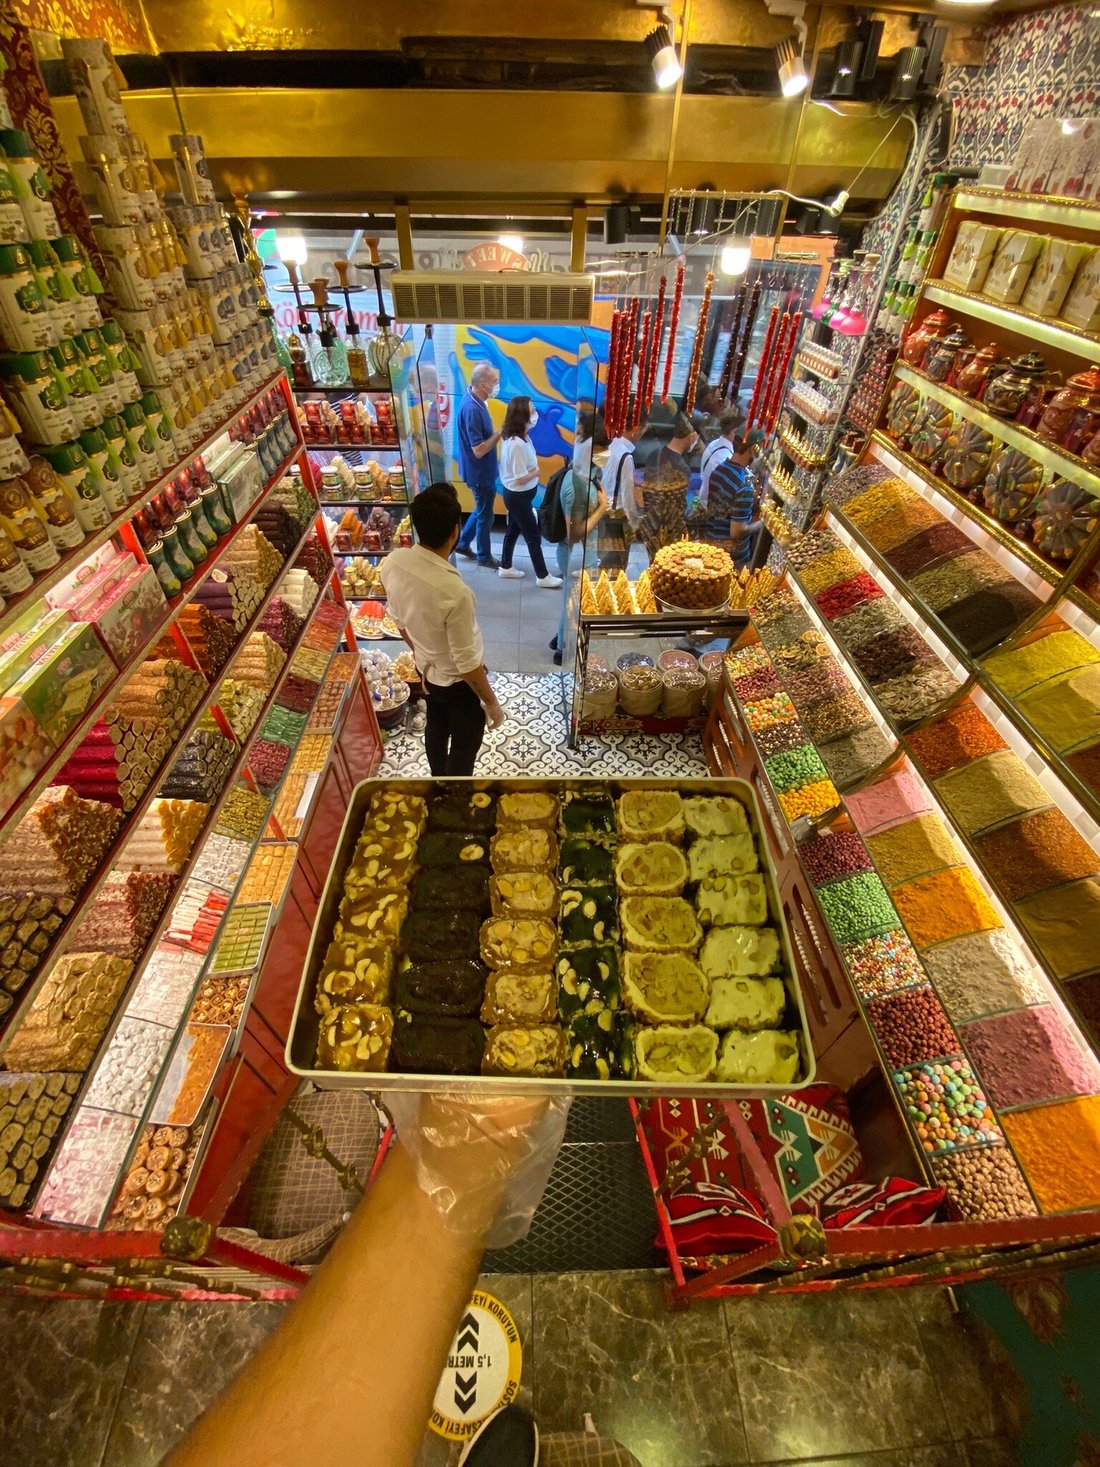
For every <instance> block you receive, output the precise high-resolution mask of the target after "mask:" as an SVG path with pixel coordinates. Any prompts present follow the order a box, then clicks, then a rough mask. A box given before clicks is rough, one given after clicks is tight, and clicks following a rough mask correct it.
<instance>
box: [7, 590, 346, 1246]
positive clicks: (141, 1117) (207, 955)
mask: <svg viewBox="0 0 1100 1467" xmlns="http://www.w3.org/2000/svg"><path fill="white" fill-rule="evenodd" d="M328 600H329V595H328V593H327V592H326V591H325V590H324V589H323V588H322V590H321V592H320V594H319V595H318V596H317V599H316V601H315V602H314V604H313V606H312V607H311V608H310V612H309V615H308V617H307V619H306V621H305V624H304V625H303V626H302V628H301V630H300V632H299V635H298V637H297V639H296V640H295V642H294V644H293V646H292V647H291V648H290V649H289V651H288V653H287V660H286V664H285V665H284V668H283V669H282V671H281V672H280V675H279V678H278V680H277V682H276V684H275V686H274V687H273V688H272V690H271V693H270V694H269V696H268V698H267V701H266V702H265V704H264V706H263V708H262V709H261V710H260V712H259V714H258V716H257V719H256V722H255V724H254V725H253V728H252V730H251V732H250V733H249V735H248V736H247V738H246V739H244V740H243V741H242V743H241V749H240V752H239V754H238V757H237V760H236V762H235V764H234V767H233V770H232V772H231V774H230V776H229V778H228V779H227V781H226V784H225V787H224V789H223V790H222V792H221V794H220V795H219V796H218V799H217V800H216V801H215V802H214V804H213V805H212V806H211V809H210V813H209V815H208V817H207V819H206V821H205V823H204V826H203V829H202V831H201V832H200V834H199V836H198V838H197V839H196V842H195V845H194V847H193V848H192V850H191V853H190V855H189V856H188V858H187V861H186V863H185V864H184V866H183V868H182V870H181V873H180V875H179V878H178V880H177V883H176V888H175V893H174V896H173V899H172V900H171V901H170V902H169V903H168V904H167V906H166V908H165V911H164V913H163V914H162V916H161V919H160V921H159V922H158V924H157V927H156V929H155V930H154V932H153V933H152V935H151V937H150V939H149V942H148V943H147V944H146V947H145V951H144V952H143V954H142V955H141V957H140V958H139V959H138V960H137V962H136V963H135V964H134V972H133V974H132V975H131V977H130V979H129V980H128V981H127V985H126V990H125V993H124V994H123V996H122V998H121V999H120V1002H119V1004H118V1007H117V1009H116V1011H115V1015H114V1018H113V1020H112V1022H111V1024H110V1025H109V1026H108V1028H107V1030H106V1031H105V1032H104V1035H103V1038H102V1039H101V1041H100V1043H99V1045H98V1047H97V1051H96V1055H95V1057H94V1058H93V1060H92V1062H91V1063H90V1064H89V1066H88V1069H87V1071H86V1072H85V1076H84V1079H83V1081H82V1083H81V1088H80V1090H79V1091H78V1093H77V1096H76V1099H75V1100H74V1102H73V1105H72V1107H71V1108H70V1110H69V1113H68V1115H67V1117H66V1120H65V1125H64V1128H63V1130H62V1133H61V1136H60V1139H59V1141H58V1143H57V1145H56V1147H55V1149H54V1152H53V1159H52V1161H51V1163H50V1167H51V1168H52V1166H53V1165H55V1164H56V1163H57V1161H58V1159H59V1158H60V1157H61V1155H62V1152H63V1150H64V1145H65V1137H66V1135H67V1134H68V1132H69V1131H70V1130H71V1129H72V1126H73V1124H74V1123H75V1121H76V1118H77V1116H78V1115H79V1114H80V1113H81V1111H85V1112H87V1111H92V1112H98V1111H101V1110H103V1109H104V1108H103V1107H96V1106H88V1105H86V1103H85V1102H86V1097H87V1095H88V1093H89V1092H90V1090H91V1089H92V1087H93V1085H94V1083H95V1078H96V1074H97V1072H98V1070H99V1069H100V1067H101V1065H102V1064H103V1062H104V1060H105V1059H106V1056H107V1053H108V1050H109V1048H110V1045H111V1042H112V1040H113V1039H114V1037H115V1034H116V1033H117V1030H118V1027H119V1025H120V1024H121V1022H122V1020H123V1019H124V1018H125V1017H127V1016H128V1010H129V1007H130V1004H131V1001H132V999H133V997H134V994H135V992H136V990H137V988H138V986H139V984H140V982H141V978H142V975H143V973H144V970H145V967H146V965H147V963H148V962H149V960H150V958H151V957H152V956H153V955H154V954H155V952H156V950H157V947H158V945H159V944H160V942H161V939H162V938H163V935H164V933H165V932H166V931H167V929H168V927H169V926H170V925H171V920H172V916H173V913H174V910H175V907H176V903H177V901H178V900H179V897H180V896H181V895H182V894H183V892H184V891H185V890H186V888H187V883H188V879H189V877H190V876H191V874H192V872H193V870H194V868H195V867H196V866H197V865H198V863H199V862H200V861H201V859H202V853H203V847H204V846H205V844H206V841H207V838H208V836H209V835H210V834H211V833H212V831H213V830H214V828H215V826H216V824H217V821H218V817H219V814H220V812H221V809H222V806H223V805H224V803H225V801H226V799H227V798H228V796H229V793H230V791H231V790H232V789H233V788H234V787H235V786H236V784H237V781H238V780H239V779H240V776H241V774H242V772H244V771H245V770H246V769H247V766H248V759H249V755H250V753H251V748H252V745H253V743H254V742H255V740H256V739H257V737H260V736H261V730H262V728H263V724H264V721H265V719H266V718H267V715H268V713H269V712H270V711H271V709H272V707H273V706H274V704H275V703H276V702H277V700H278V696H279V693H280V692H281V690H282V685H283V682H284V680H285V677H286V674H287V672H288V671H289V669H290V664H291V662H292V660H293V657H294V654H295V652H296V651H297V650H298V648H299V647H300V646H301V645H302V643H303V642H304V640H305V637H306V634H307V633H308V631H309V628H310V626H311V625H312V623H313V620H314V618H315V616H316V614H317V612H318V610H319V609H320V607H321V606H322V605H323V604H324V603H325V602H326V601H328ZM346 634H347V626H346V623H345V629H344V633H343V635H346ZM346 650H347V649H346V648H345V647H343V646H342V645H341V644H340V643H337V646H336V649H335V651H334V652H333V653H332V654H331V656H330V658H329V662H328V669H327V670H326V674H325V677H324V678H322V679H321V681H320V683H319V684H318V696H319V695H320V690H321V688H322V687H323V686H324V684H325V682H326V680H327V678H328V671H329V670H331V667H332V663H333V660H334V659H335V657H336V656H337V655H339V653H340V652H341V651H346ZM351 686H352V683H351V682H349V683H348V686H347V689H346V690H345V696H344V699H343V701H342V703H341V708H340V712H339V713H338V715H337V718H336V720H335V723H334V726H333V727H334V731H335V730H338V729H339V727H340V721H341V719H342V717H343V712H344V709H345V708H346V706H347V692H348V691H350V688H351ZM315 704H316V698H315V699H314V704H313V705H311V709H310V711H312V707H313V706H315ZM307 727H308V717H307V723H306V725H304V726H303V730H302V734H301V735H300V737H299V740H298V744H296V745H294V748H295V750H296V749H297V748H298V746H299V745H300V743H301V740H302V738H304V737H305V734H306V731H307ZM333 748H335V737H334V738H333ZM331 758H332V750H331V749H330V751H329V756H328V759H327V760H326V762H325V765H324V766H323V767H322V770H321V771H320V773H321V774H323V773H324V770H325V769H327V767H328V763H329V762H330V761H331ZM292 762H293V757H292V758H291V759H289V760H288V761H287V765H286V768H285V769H284V770H283V773H282V775H281V776H280V778H279V780H278V782H277V783H276V785H275V786H273V787H272V789H271V790H270V791H265V793H266V794H267V795H268V798H269V801H270V808H271V809H274V807H275V804H276V803H277V801H278V796H279V793H280V791H281V790H282V788H283V785H284V784H285V782H286V779H287V777H288V776H289V774H290V772H291V764H292ZM314 789H316V786H315V787H314ZM311 793H312V792H311ZM273 839H275V838H274V837H272V836H271V835H270V833H269V831H268V824H267V822H265V825H264V829H263V831H262V832H261V833H260V835H259V836H258V837H257V838H256V839H255V840H254V841H253V842H252V846H251V849H250V851H249V853H248V857H247V858H246V859H242V862H241V870H240V874H239V876H238V878H237V881H236V883H235V884H234V887H233V889H232V891H229V892H226V893H224V895H225V896H226V897H227V906H226V909H225V911H224V912H223V914H222V916H221V918H220V920H219V922H218V924H217V926H216V928H215V929H214V931H213V932H212V934H211V936H210V941H209V944H208V946H207V948H206V950H205V952H204V953H202V954H196V956H197V957H199V958H200V964H199V967H198V970H197V971H196V975H195V979H194V983H193V985H192V988H191V991H190V993H189V994H188V995H185V996H184V998H183V1002H182V1004H181V1009H180V1014H179V1018H178V1019H177V1021H176V1023H175V1025H174V1026H172V1025H165V1024H160V1025H159V1026H158V1027H161V1028H167V1029H171V1030H172V1031H173V1032H174V1036H175V1037H174V1038H173V1039H172V1040H171V1041H170V1043H169V1045H168V1048H167V1050H166V1051H165V1054H164V1056H163V1059H162V1061H161V1064H160V1068H159V1069H158V1071H157V1073H156V1075H155V1076H153V1077H152V1078H151V1079H150V1081H149V1086H148V1090H147V1093H146V1097H145V1103H144V1105H143V1106H142V1108H141V1110H140V1111H139V1112H138V1113H136V1114H135V1113H132V1112H129V1111H127V1112H125V1113H124V1114H125V1115H126V1116H127V1117H128V1118H129V1119H131V1120H132V1122H133V1136H132V1139H131V1143H130V1146H129V1147H128V1148H127V1153H126V1157H125V1158H124V1159H123V1162H122V1165H121V1167H120V1168H119V1169H118V1170H116V1171H115V1172H114V1173H113V1176H112V1177H111V1179H110V1185H109V1188H107V1189H104V1195H103V1197H102V1201H101V1204H100V1207H99V1214H98V1218H97V1219H96V1220H94V1221H83V1225H85V1226H91V1227H95V1226H101V1225H102V1222H103V1218H104V1214H105V1213H106V1210H107V1208H108V1206H109V1205H110V1203H111V1200H112V1198H113V1197H114V1195H115V1192H116V1191H117V1188H118V1184H119V1182H120V1181H121V1179H122V1177H123V1176H125V1174H126V1170H127V1165H128V1162H129V1158H130V1155H131V1154H132V1150H133V1143H134V1141H135V1140H136V1139H137V1137H138V1136H139V1135H140V1134H141V1131H142V1129H143V1127H144V1126H145V1124H146V1122H147V1118H148V1116H149V1114H150V1111H151V1110H152V1108H153V1106H154V1105H155V1104H156V1102H157V1099H158V1096H159V1092H160V1089H161V1087H162V1085H163V1083H164V1081H165V1079H166V1077H167V1075H168V1074H169V1071H170V1068H171V1063H172V1059H173V1056H174V1054H175V1052H176V1049H177V1048H178V1045H179V1042H180V1038H181V1036H182V1034H183V1033H184V1031H185V1029H186V1027H187V1024H188V1022H189V1016H190V1013H191V1010H192V1006H193V1004H194V1001H195V997H196V995H197V994H198V991H199V989H200V987H201V986H202V984H203V982H204V981H205V979H206V978H207V976H208V967H209V964H210V963H211V962H212V961H213V959H214V956H215V954H216V952H217V948H218V943H219V940H220V938H221V935H222V932H223V930H224V927H225V922H226V919H227V918H228V916H229V913H230V911H232V909H233V906H234V903H235V902H236V899H237V895H238V893H239V891H240V889H241V886H242V885H243V883H244V880H245V877H246V875H247V871H248V867H249V865H250V863H251V861H252V859H253V857H254V856H255V855H256V853H257V851H258V850H259V849H260V848H261V846H262V845H263V844H265V842H269V841H271V840H273ZM278 840H279V842H281V843H288V844H292V845H295V844H297V842H296V841H295V840H294V839H293V838H292V837H285V836H282V835H280V836H279V837H278ZM289 889H290V882H289V881H288V882H287V883H286V886H285V887H284V890H283V893H282V896H281V897H280V900H279V903H278V904H277V905H276V906H273V907H272V911H271V915H270V919H269V921H268V925H267V929H266V934H265V938H264V943H263V946H262V949H261V952H260V956H259V959H258V961H257V963H256V964H255V967H254V969H253V970H252V971H253V982H252V984H251V985H250V989H249V994H248V997H247V998H246V1001H245V1003H244V1004H243V1006H242V1009H241V1014H240V1017H239V1018H238V1020H237V1022H236V1024H235V1025H233V1026H232V1027H233V1037H232V1038H231V1040H230V1043H229V1045H228V1046H227V1048H226V1051H225V1054H224V1058H223V1063H224V1062H225V1061H227V1060H228V1059H230V1058H232V1055H233V1053H235V1051H236V1047H237V1044H238V1043H239V1039H240V1034H241V1032H242V1031H243V1028H244V1024H245V1021H246V1019H247V1017H248V1010H249V1006H250V1003H251V999H252V995H253V994H254V991H255V979H256V977H258V975H259V971H260V969H261V968H262V966H263V960H264V955H265V954H266V950H267V947H268V945H269V944H270V940H271V936H272V935H273V933H274V930H275V926H276V923H277V921H278V915H279V913H281V911H282V908H283V905H284V904H285V901H286V898H287V894H288V892H289ZM264 905H271V904H270V903H265V904H264ZM234 976H239V974H237V973H235V974H234ZM141 1022H142V1023H144V1024H155V1023H156V1022H157V1021H155V1020H151V1019H148V1018H145V1017H142V1019H141ZM215 1079H216V1075H215V1076H212V1077H211V1085H213V1083H214V1081H215ZM111 1114H114V1115H119V1114H122V1113H120V1112H118V1111H113V1112H111ZM49 1175H50V1168H48V1169H47V1171H46V1173H45V1175H44V1177H43V1179H42V1182H41V1184H40V1187H39V1191H41V1189H42V1187H44V1186H45V1185H46V1182H47V1181H48V1179H49ZM32 1211H33V1212H34V1215H36V1216H42V1217H48V1218H49V1219H50V1220H52V1221H55V1222H62V1223H65V1222H69V1223H72V1222H76V1221H77V1219H75V1218H73V1217H71V1216H67V1215H61V1214H60V1213H59V1212H45V1211H39V1210H38V1209H36V1208H32Z"/></svg>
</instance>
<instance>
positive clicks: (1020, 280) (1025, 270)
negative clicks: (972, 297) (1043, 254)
mask: <svg viewBox="0 0 1100 1467" xmlns="http://www.w3.org/2000/svg"><path fill="white" fill-rule="evenodd" d="M1042 244H1043V236H1042V235H1041V234H1033V233H1032V232H1031V231H1030V230H1028V229H1009V230H1006V231H1005V233H1004V235H1003V236H1002V238H1001V242H1000V244H999V245H998V246H997V253H996V255H995V256H994V257H993V264H992V265H991V266H990V267H989V274H988V275H987V276H986V277H985V284H984V285H983V286H982V295H984V296H988V298H989V299H990V300H991V301H1000V303H1001V305H1003V306H1014V305H1015V304H1016V302H1017V301H1018V300H1019V299H1020V297H1021V296H1022V295H1023V293H1024V290H1025V289H1026V287H1027V283H1028V280H1029V279H1030V278H1031V270H1032V266H1033V265H1034V264H1035V261H1036V260H1037V259H1038V257H1039V251H1040V249H1041V248H1042Z"/></svg>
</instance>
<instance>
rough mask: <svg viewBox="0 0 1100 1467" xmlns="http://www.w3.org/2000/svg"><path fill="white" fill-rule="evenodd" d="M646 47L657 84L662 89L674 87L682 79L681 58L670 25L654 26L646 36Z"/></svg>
mask: <svg viewBox="0 0 1100 1467" xmlns="http://www.w3.org/2000/svg"><path fill="white" fill-rule="evenodd" d="M645 48H646V50H647V51H648V52H649V64H650V66H652V67H653V75H654V76H655V77H656V78H657V85H658V86H659V87H660V88H661V90H662V91H667V90H668V88H669V87H674V86H675V85H676V83H677V82H678V81H679V80H680V58H679V56H677V54H676V47H675V46H674V45H673V44H672V36H671V35H670V34H669V29H668V26H667V25H659V26H654V28H653V30H651V31H650V33H649V35H648V36H646V38H645Z"/></svg>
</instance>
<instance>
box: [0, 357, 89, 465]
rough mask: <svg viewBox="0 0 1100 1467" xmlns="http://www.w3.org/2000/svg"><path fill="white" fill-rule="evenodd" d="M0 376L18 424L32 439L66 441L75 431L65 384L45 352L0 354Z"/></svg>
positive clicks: (36, 440) (35, 440)
mask: <svg viewBox="0 0 1100 1467" xmlns="http://www.w3.org/2000/svg"><path fill="white" fill-rule="evenodd" d="M0 378H2V379H3V382H4V385H5V388H6V390H7V396H8V402H9V404H10V405H11V408H12V411H13V412H14V413H15V416H16V417H17V418H18V419H19V426H20V428H21V429H22V430H23V432H24V433H25V434H26V435H27V437H28V438H29V439H31V441H32V442H34V443H68V442H69V440H70V439H72V438H75V437H76V435H77V431H78V430H77V426H76V418H75V416H74V415H73V410H72V405H71V404H70V402H69V396H68V393H67V392H66V391H65V384H64V383H63V382H62V381H61V378H60V377H59V376H58V375H57V372H56V371H55V369H54V365H53V362H52V361H51V360H50V357H49V355H48V353H47V352H44V351H27V352H11V353H8V354H6V355H4V356H2V357H0Z"/></svg>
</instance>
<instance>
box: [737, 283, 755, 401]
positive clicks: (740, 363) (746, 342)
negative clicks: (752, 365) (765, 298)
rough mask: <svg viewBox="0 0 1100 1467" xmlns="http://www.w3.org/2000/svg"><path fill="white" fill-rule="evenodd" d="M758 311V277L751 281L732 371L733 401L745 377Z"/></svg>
mask: <svg viewBox="0 0 1100 1467" xmlns="http://www.w3.org/2000/svg"><path fill="white" fill-rule="evenodd" d="M759 309H760V277H759V276H757V278H756V280H755V281H753V287H752V295H751V296H750V297H749V309H748V312H747V314H746V319H745V329H744V331H743V332H742V333H741V345H740V346H739V347H738V348H737V365H736V367H734V369H733V380H732V381H731V382H730V399H731V400H733V399H735V398H736V397H737V394H738V393H739V392H740V391H741V378H742V377H743V376H744V375H745V363H746V362H747V361H748V359H749V347H750V346H751V345H752V333H753V328H754V327H755V326H756V313H757V311H758V310H759Z"/></svg>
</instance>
